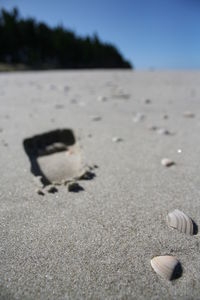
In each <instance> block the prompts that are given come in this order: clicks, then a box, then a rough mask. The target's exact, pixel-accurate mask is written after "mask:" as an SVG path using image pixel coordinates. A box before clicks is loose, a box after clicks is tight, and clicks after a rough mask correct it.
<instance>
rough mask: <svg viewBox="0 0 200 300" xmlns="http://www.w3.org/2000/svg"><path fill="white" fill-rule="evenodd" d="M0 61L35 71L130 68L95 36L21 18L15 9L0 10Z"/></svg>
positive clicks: (113, 49)
mask: <svg viewBox="0 0 200 300" xmlns="http://www.w3.org/2000/svg"><path fill="white" fill-rule="evenodd" d="M0 63H4V64H7V65H14V64H22V65H24V66H25V67H26V68H27V69H36V70H37V69H82V68H88V69H90V68H132V66H131V64H130V62H128V61H127V60H125V59H124V58H123V57H122V55H121V54H120V52H119V51H118V50H117V48H116V47H115V46H113V45H112V44H110V43H103V42H102V41H101V40H100V39H99V37H98V36H97V35H94V36H93V37H88V36H87V37H80V36H78V35H77V34H75V33H74V32H73V31H71V30H67V29H65V28H63V26H57V27H54V28H51V27H49V26H48V25H46V24H45V23H43V22H37V21H36V20H34V19H33V18H28V19H23V18H22V17H20V14H19V12H18V10H17V8H14V9H13V10H12V11H10V12H9V11H6V10H4V9H2V10H1V12H0Z"/></svg>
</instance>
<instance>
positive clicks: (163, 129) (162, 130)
mask: <svg viewBox="0 0 200 300" xmlns="http://www.w3.org/2000/svg"><path fill="white" fill-rule="evenodd" d="M157 133H158V134H160V135H171V132H170V131H169V130H167V129H165V128H159V129H158V130H157Z"/></svg>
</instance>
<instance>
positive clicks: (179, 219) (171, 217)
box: [167, 209, 194, 235]
mask: <svg viewBox="0 0 200 300" xmlns="http://www.w3.org/2000/svg"><path fill="white" fill-rule="evenodd" d="M167 224H168V225H169V226H170V227H172V228H175V229H177V230H179V231H180V232H183V233H185V234H188V235H193V234H194V227H193V222H192V220H191V218H189V217H188V216H187V215H186V214H184V213H183V212H182V211H180V210H179V209H175V210H174V211H172V212H171V213H169V214H168V215H167Z"/></svg>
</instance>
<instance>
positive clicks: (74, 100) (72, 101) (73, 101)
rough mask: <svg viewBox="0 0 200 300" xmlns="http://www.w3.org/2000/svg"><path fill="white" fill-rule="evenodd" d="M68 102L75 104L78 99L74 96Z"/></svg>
mask: <svg viewBox="0 0 200 300" xmlns="http://www.w3.org/2000/svg"><path fill="white" fill-rule="evenodd" d="M70 102H71V103H73V104H76V103H77V102H78V101H77V99H75V98H74V99H71V100H70Z"/></svg>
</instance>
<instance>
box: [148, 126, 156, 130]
mask: <svg viewBox="0 0 200 300" xmlns="http://www.w3.org/2000/svg"><path fill="white" fill-rule="evenodd" d="M148 129H149V130H153V131H155V130H158V127H157V126H154V125H153V126H149V127H148Z"/></svg>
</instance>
